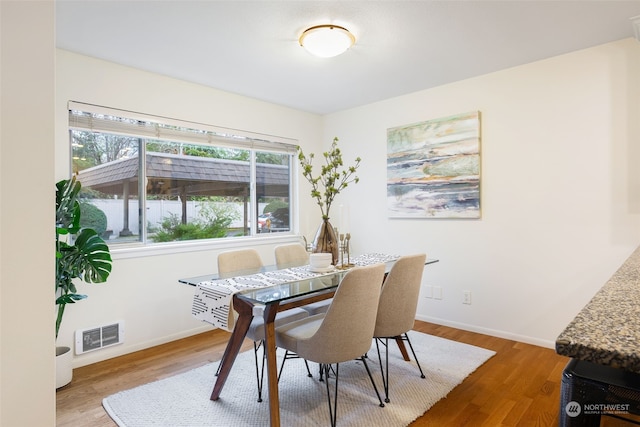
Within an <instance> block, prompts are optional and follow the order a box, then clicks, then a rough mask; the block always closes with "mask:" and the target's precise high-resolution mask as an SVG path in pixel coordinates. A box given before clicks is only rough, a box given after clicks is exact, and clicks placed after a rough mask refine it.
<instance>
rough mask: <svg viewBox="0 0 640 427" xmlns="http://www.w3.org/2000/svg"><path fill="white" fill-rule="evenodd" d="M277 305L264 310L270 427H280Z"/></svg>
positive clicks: (268, 306) (270, 305)
mask: <svg viewBox="0 0 640 427" xmlns="http://www.w3.org/2000/svg"><path fill="white" fill-rule="evenodd" d="M277 312H278V304H277V303H276V304H269V305H267V306H266V308H265V310H264V336H265V342H264V346H265V347H264V351H266V352H267V380H268V381H269V414H270V416H271V418H270V419H271V422H270V425H271V427H280V400H279V398H278V364H277V361H276V330H275V326H274V323H273V322H274V320H275V318H276V313H277Z"/></svg>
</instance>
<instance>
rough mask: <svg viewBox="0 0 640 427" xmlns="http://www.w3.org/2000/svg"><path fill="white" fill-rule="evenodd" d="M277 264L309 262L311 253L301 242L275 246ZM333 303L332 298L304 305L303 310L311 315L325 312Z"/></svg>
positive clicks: (287, 265)
mask: <svg viewBox="0 0 640 427" xmlns="http://www.w3.org/2000/svg"><path fill="white" fill-rule="evenodd" d="M275 256H276V264H277V265H278V268H288V267H298V266H301V265H307V264H308V263H309V254H308V253H307V250H306V249H305V247H304V246H302V245H301V244H299V243H292V244H288V245H281V246H276V248H275ZM329 305H331V298H329V299H326V300H323V301H318V302H313V303H311V304H306V305H303V306H302V307H300V308H302V309H303V310H305V311H307V312H308V313H309V315H310V316H313V315H314V314H320V313H325V312H326V311H327V309H328V308H329Z"/></svg>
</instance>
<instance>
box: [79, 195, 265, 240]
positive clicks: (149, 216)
mask: <svg viewBox="0 0 640 427" xmlns="http://www.w3.org/2000/svg"><path fill="white" fill-rule="evenodd" d="M87 202H89V203H91V204H92V205H94V206H95V207H97V208H98V209H100V210H102V211H103V212H104V213H105V215H107V230H111V231H113V233H112V234H111V237H110V238H112V239H114V238H116V237H118V235H119V234H120V232H121V231H122V230H123V228H124V202H123V200H122V199H91V200H87ZM200 203H201V202H195V201H189V202H187V220H188V221H191V220H193V219H194V218H197V217H198V212H199V210H200ZM207 203H209V202H207ZM220 204H221V205H224V206H229V205H231V206H233V208H234V209H235V210H236V212H237V213H238V215H237V217H238V219H237V220H235V221H233V222H232V223H231V227H233V228H236V227H238V228H240V227H242V218H243V215H244V204H243V203H239V202H238V203H220ZM138 206H139V204H138V200H129V231H131V233H133V234H135V235H138V234H140V227H139V224H138ZM146 206H147V213H146V221H147V224H148V225H151V226H152V227H159V226H160V223H161V222H162V220H163V219H164V218H165V217H168V216H169V214H175V215H178V217H181V216H182V203H181V202H180V201H177V200H147V202H146ZM265 206H266V203H259V204H258V210H259V212H262V210H263V209H264V207H265ZM251 216H252V215H251V210H249V222H251Z"/></svg>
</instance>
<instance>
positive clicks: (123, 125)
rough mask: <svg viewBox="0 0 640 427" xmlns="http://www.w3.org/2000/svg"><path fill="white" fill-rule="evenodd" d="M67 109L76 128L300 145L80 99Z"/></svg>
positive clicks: (276, 146)
mask: <svg viewBox="0 0 640 427" xmlns="http://www.w3.org/2000/svg"><path fill="white" fill-rule="evenodd" d="M68 108H69V127H70V128H71V129H74V130H83V131H91V132H104V133H110V134H118V135H126V136H136V137H143V138H149V139H160V140H167V141H174V142H184V143H197V144H209V145H215V146H223V147H228V148H239V149H253V150H264V151H273V152H282V153H295V152H296V150H297V148H298V145H297V143H296V142H297V141H296V140H293V139H290V138H283V137H278V136H273V135H262V134H258V133H254V132H248V131H241V130H237V129H228V128H222V127H217V126H212V125H208V124H204V123H196V122H189V121H184V120H178V119H172V118H168V117H161V116H153V115H149V114H144V113H137V112H132V111H126V110H118V109H114V108H109V107H103V106H99V105H93V104H86V103H82V102H77V101H70V102H69V104H68Z"/></svg>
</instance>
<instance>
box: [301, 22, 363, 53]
mask: <svg viewBox="0 0 640 427" xmlns="http://www.w3.org/2000/svg"><path fill="white" fill-rule="evenodd" d="M355 42H356V38H355V37H354V36H353V34H351V33H350V32H349V30H347V29H346V28H344V27H340V26H338V25H331V24H327V25H316V26H315V27H311V28H307V29H306V30H305V31H304V33H302V35H301V36H300V46H302V47H304V48H305V49H306V50H307V51H308V52H309V53H311V54H312V55H315V56H319V57H321V58H331V57H332V56H337V55H340V54H341V53H344V52H345V51H346V50H347V49H349V48H350V47H351V46H353V44H354V43H355Z"/></svg>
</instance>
